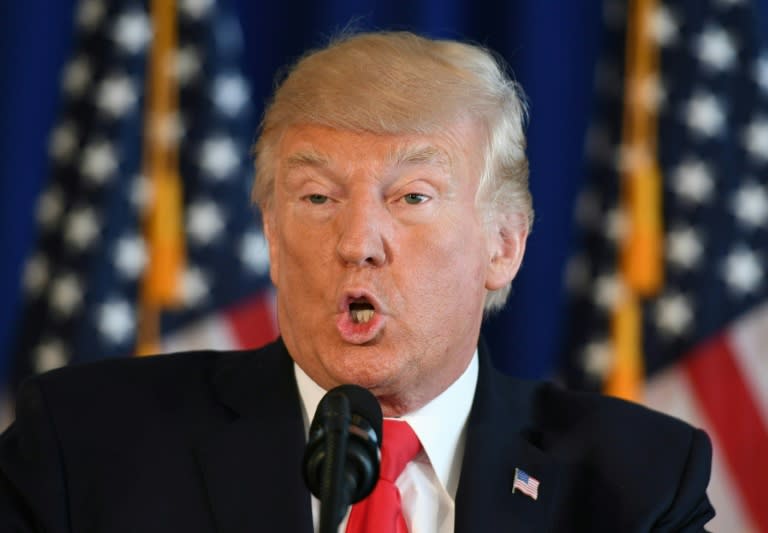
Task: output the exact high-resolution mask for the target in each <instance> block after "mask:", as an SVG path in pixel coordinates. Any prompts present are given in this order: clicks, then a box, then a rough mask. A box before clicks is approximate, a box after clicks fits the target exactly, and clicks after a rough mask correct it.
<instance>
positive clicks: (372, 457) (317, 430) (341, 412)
mask: <svg viewBox="0 0 768 533" xmlns="http://www.w3.org/2000/svg"><path fill="white" fill-rule="evenodd" d="M381 426H382V414H381V407H380V406H379V402H378V401H377V400H376V398H375V397H374V396H373V394H371V393H370V392H368V391H367V390H366V389H364V388H362V387H358V386H357V385H341V386H339V387H336V388H334V389H331V390H330V391H328V393H326V395H325V396H323V399H322V400H320V404H319V405H318V406H317V412H316V413H315V418H314V419H313V420H312V424H311V425H310V427H309V441H308V442H307V447H306V449H305V450H304V468H303V473H304V481H305V483H306V484H307V487H309V490H310V491H311V492H312V494H314V495H315V496H316V497H317V498H318V499H319V500H320V533H326V532H327V533H330V532H336V531H337V528H338V526H339V523H341V520H342V518H344V515H345V514H346V512H347V507H349V505H351V504H353V503H357V502H359V501H360V500H362V499H363V498H365V497H366V496H368V495H369V494H370V493H371V491H373V488H374V487H375V486H376V481H377V480H378V478H379V462H380V460H381V452H380V448H381Z"/></svg>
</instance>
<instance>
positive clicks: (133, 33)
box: [113, 10, 152, 54]
mask: <svg viewBox="0 0 768 533" xmlns="http://www.w3.org/2000/svg"><path fill="white" fill-rule="evenodd" d="M113 36H114V39H115V42H116V43H117V45H118V46H119V47H120V48H121V49H122V50H124V51H125V52H128V53H129V54H138V53H139V52H141V51H142V50H144V49H145V48H146V46H147V44H148V43H149V41H150V39H151V38H152V28H151V27H150V24H149V20H148V19H147V16H146V15H145V14H144V13H142V12H141V11H138V10H133V11H129V12H126V13H123V14H122V15H120V17H119V18H118V19H117V22H115V28H114V34H113Z"/></svg>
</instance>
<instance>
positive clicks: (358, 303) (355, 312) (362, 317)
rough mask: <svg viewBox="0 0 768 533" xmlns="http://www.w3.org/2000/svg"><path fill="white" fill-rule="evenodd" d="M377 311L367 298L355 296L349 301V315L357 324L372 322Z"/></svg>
mask: <svg viewBox="0 0 768 533" xmlns="http://www.w3.org/2000/svg"><path fill="white" fill-rule="evenodd" d="M375 312H376V311H375V309H374V308H373V305H371V303H370V302H369V301H368V300H366V299H365V298H355V299H354V300H352V301H350V302H349V316H350V318H351V319H352V322H354V323H355V324H365V323H367V322H370V321H371V319H372V318H373V315H374V314H375Z"/></svg>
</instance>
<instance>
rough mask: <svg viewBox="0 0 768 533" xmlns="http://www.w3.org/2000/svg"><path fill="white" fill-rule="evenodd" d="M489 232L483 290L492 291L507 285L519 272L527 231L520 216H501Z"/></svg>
mask: <svg viewBox="0 0 768 533" xmlns="http://www.w3.org/2000/svg"><path fill="white" fill-rule="evenodd" d="M489 232H490V234H489V238H488V251H489V253H490V260H489V263H488V270H487V273H486V278H485V288H486V289H488V290H489V291H493V290H496V289H501V288H502V287H505V286H506V285H508V284H509V283H510V282H511V281H512V280H513V279H514V278H515V276H516V275H517V271H518V270H520V264H521V263H522V262H523V254H524V253H525V243H526V241H527V239H528V229H527V228H526V224H525V220H524V218H523V217H522V216H521V215H501V216H499V218H498V220H497V221H496V222H495V223H492V225H491V228H490V229H489Z"/></svg>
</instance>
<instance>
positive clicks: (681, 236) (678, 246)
mask: <svg viewBox="0 0 768 533" xmlns="http://www.w3.org/2000/svg"><path fill="white" fill-rule="evenodd" d="M666 245H667V259H668V261H669V262H670V263H671V264H672V265H673V266H675V267H678V268H682V269H685V270H691V269H693V268H694V267H696V266H697V265H698V264H699V261H700V260H701V256H702V253H703V252H704V247H703V246H702V243H701V237H700V236H699V234H698V233H697V232H696V231H695V230H694V229H693V228H690V227H685V228H676V229H673V230H672V231H670V232H669V234H668V235H667V242H666Z"/></svg>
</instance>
